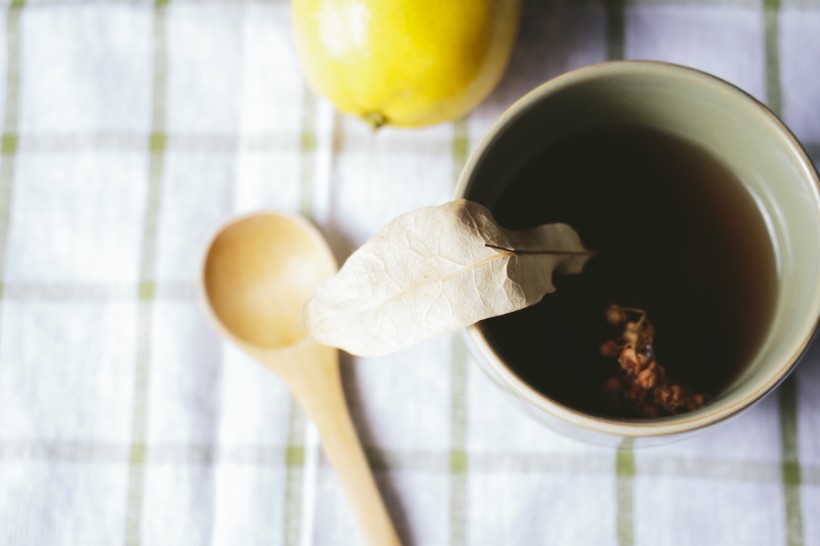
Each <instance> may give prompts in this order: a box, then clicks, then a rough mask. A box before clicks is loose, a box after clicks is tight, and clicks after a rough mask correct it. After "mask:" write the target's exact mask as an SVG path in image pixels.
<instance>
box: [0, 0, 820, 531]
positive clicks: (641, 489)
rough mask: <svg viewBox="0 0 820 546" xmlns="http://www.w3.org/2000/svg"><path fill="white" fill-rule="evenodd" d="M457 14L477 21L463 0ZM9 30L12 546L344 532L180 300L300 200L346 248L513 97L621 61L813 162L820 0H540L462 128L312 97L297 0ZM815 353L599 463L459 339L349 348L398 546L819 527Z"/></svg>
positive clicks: (232, 363)
mask: <svg viewBox="0 0 820 546" xmlns="http://www.w3.org/2000/svg"><path fill="white" fill-rule="evenodd" d="M468 5H469V4H468V2H465V9H468ZM4 13H5V15H4V17H5V24H4V31H3V36H4V40H3V41H2V42H0V51H1V52H2V53H0V75H2V76H0V97H2V100H0V120H2V123H3V126H2V158H0V275H2V285H1V286H2V292H0V293H1V294H2V299H0V544H2V545H10V546H44V545H46V546H60V545H72V546H73V545H89V546H92V545H104V546H110V545H118V544H126V545H129V546H130V545H139V544H144V545H152V546H153V545H166V544H167V545H173V546H187V545H207V544H219V545H240V546H246V545H288V546H297V545H298V546H302V545H305V546H306V545H333V546H345V545H355V544H361V537H360V535H359V532H358V530H357V528H356V525H355V523H354V520H353V516H352V512H351V509H350V507H349V506H348V504H347V503H346V501H345V498H344V495H343V491H342V490H341V488H340V486H339V482H338V480H337V477H336V475H335V473H334V471H333V470H332V469H331V468H330V466H329V465H328V463H327V461H326V460H325V458H324V457H323V455H322V454H321V452H320V450H319V447H318V438H317V434H316V432H315V429H314V428H313V427H312V425H310V424H309V423H308V421H307V420H306V418H305V416H304V414H303V413H302V411H300V409H299V408H298V407H297V406H295V405H294V403H293V402H292V400H291V399H290V397H289V395H288V392H287V390H286V389H285V387H284V385H283V384H282V382H281V381H280V380H279V379H278V378H277V377H274V376H273V375H272V374H270V373H269V372H267V371H266V370H265V369H263V368H262V367H261V366H259V365H258V364H256V363H255V362H253V361H251V360H250V359H249V358H248V357H246V356H244V355H243V354H241V353H240V352H239V351H238V350H237V349H235V348H233V347H232V346H230V345H228V344H226V343H224V342H223V341H221V340H220V338H219V337H218V336H217V334H216V333H215V332H214V330H213V329H212V328H211V327H210V325H209V324H208V322H207V321H206V319H205V317H204V315H203V312H202V308H201V305H200V302H199V301H198V299H197V295H196V294H197V293H196V282H197V274H198V265H199V258H200V254H201V252H202V250H203V246H204V244H205V242H206V239H207V238H208V236H209V234H210V233H211V232H212V231H213V230H214V229H215V228H216V227H217V226H218V225H219V224H220V223H222V222H223V221H225V220H226V219H228V218H230V217H231V216H233V215H236V214H238V213H241V212H245V211H249V210H254V209H264V208H272V209H277V210H283V211H295V212H301V213H303V214H306V215H308V216H310V217H311V218H313V219H314V220H315V221H316V222H317V223H318V224H319V226H320V227H321V228H322V229H323V231H324V232H325V234H326V235H327V236H328V238H329V240H330V241H331V244H332V246H333V248H334V250H335V251H336V253H337V254H338V255H339V256H340V257H344V256H346V255H347V254H349V253H350V252H351V250H352V249H353V248H355V247H356V246H358V245H359V244H361V243H362V242H363V241H365V240H366V239H367V238H368V237H369V236H370V235H371V234H372V233H373V232H374V231H375V230H376V229H377V228H378V227H380V226H381V225H383V224H384V223H385V222H387V221H388V220H390V219H391V218H392V217H394V216H395V215H397V214H399V213H401V212H403V211H406V210H408V209H412V208H416V207H420V206H424V205H429V204H435V203H441V202H444V201H447V200H449V199H450V198H451V195H452V192H453V187H454V182H455V180H456V177H457V175H458V173H459V170H460V169H461V166H462V164H463V162H464V160H465V158H466V155H467V153H468V150H469V149H470V147H471V145H472V144H473V143H475V142H476V140H477V139H478V138H479V137H480V136H481V135H482V134H483V133H484V132H485V131H486V130H487V128H488V127H489V125H490V124H491V123H492V121H493V120H494V119H495V118H496V116H498V115H499V114H500V113H501V112H502V111H503V110H504V109H505V107H507V106H508V105H509V104H510V103H511V102H512V101H513V100H514V99H516V98H517V97H519V96H520V95H522V94H523V93H524V92H526V91H528V90H529V89H531V88H532V87H534V86H535V85H537V84H539V83H541V82H543V81H545V80H547V79H549V78H551V77H553V76H556V75H558V74H561V73H563V72H565V71H567V70H569V69H572V68H576V67H580V66H584V65H588V64H592V63H597V62H600V61H605V60H607V59H612V58H622V57H623V58H645V59H646V58H648V59H662V60H667V61H674V62H678V63H682V64H687V65H691V66H694V67H697V68H701V69H704V70H707V71H709V72H712V73H715V74H717V75H719V76H722V77H724V78H726V79H728V80H729V81H731V82H733V83H735V84H737V85H739V86H741V87H742V88H744V89H746V90H747V91H749V92H750V93H751V94H753V95H755V96H756V97H758V98H760V99H762V100H764V101H766V102H768V104H770V105H771V106H772V108H773V109H774V110H775V111H778V112H779V113H781V114H782V116H783V117H784V118H785V120H786V122H787V123H788V124H789V125H790V126H791V128H792V129H793V130H794V131H795V132H796V134H797V136H798V137H799V138H800V139H802V141H803V142H804V143H805V144H806V146H807V149H808V150H809V152H810V154H811V155H812V156H813V157H814V159H815V161H820V77H818V67H819V66H820V0H793V1H786V0H783V2H782V3H781V2H779V1H778V0H765V1H762V5H761V0H758V1H752V0H719V1H707V0H679V1H678V2H671V1H669V2H665V1H662V0H634V1H624V0H613V1H611V2H606V3H600V2H593V1H589V0H587V1H571V0H563V1H561V0H554V1H550V0H541V1H533V2H530V3H529V4H527V6H526V10H525V15H524V19H523V27H522V29H521V33H520V38H519V42H518V45H517V48H516V50H515V53H514V56H513V59H512V63H511V67H510V69H509V71H508V72H507V74H506V76H505V78H504V80H503V82H502V83H501V85H500V86H499V88H498V89H497V90H496V91H495V93H494V94H493V95H492V96H491V97H490V98H489V99H488V100H487V101H486V102H485V103H484V104H482V105H481V106H480V107H479V108H478V109H477V110H475V111H474V112H473V113H472V114H471V115H470V116H469V117H468V118H466V119H463V120H460V121H458V122H456V123H453V124H444V125H440V126H437V127H433V128H430V129H424V130H417V131H401V130H393V129H389V128H388V129H382V130H380V131H378V133H376V134H373V133H371V131H370V130H369V129H368V128H367V127H365V126H364V125H363V124H362V123H360V122H358V121H357V120H353V119H349V118H346V117H342V116H339V115H338V114H336V113H334V111H333V109H332V108H331V106H330V105H329V104H328V103H326V102H324V101H322V100H318V99H316V98H315V97H314V96H313V95H311V93H310V92H309V91H308V90H307V89H306V88H305V85H304V82H303V79H302V77H301V75H300V72H299V67H298V65H297V60H296V56H295V54H294V51H293V45H292V36H291V30H290V6H289V4H288V2H287V1H286V0H268V1H246V2H237V1H230V0H210V1H208V2H195V1H193V0H179V1H174V2H170V3H169V2H167V1H160V2H158V3H157V4H156V5H152V4H146V3H140V2H136V1H127V0H118V1H110V2H96V1H94V0H66V1H59V0H43V1H39V2H36V1H31V2H29V3H26V2H23V1H20V0H15V1H13V2H11V3H9V2H6V4H5V6H4ZM819 349H820V347H818V346H815V348H814V349H813V351H810V353H809V355H808V357H807V358H806V361H805V362H804V364H803V365H802V366H801V367H800V369H799V371H798V372H797V373H796V374H795V376H793V377H792V379H791V380H790V381H788V382H787V383H786V384H784V385H783V386H782V387H781V388H780V389H779V390H778V391H777V393H776V394H774V395H772V396H770V397H769V398H767V399H766V400H765V401H764V402H763V403H762V404H760V405H758V406H756V407H755V408H754V409H753V410H751V411H749V412H747V413H746V414H745V415H743V416H742V417H740V418H737V419H735V420H733V421H731V422H730V423H728V424H726V425H724V426H721V427H717V428H715V429H714V430H710V431H708V432H705V433H703V434H701V435H700V436H697V437H695V438H693V439H691V440H687V441H685V442H681V443H678V444H674V445H671V446H668V447H663V448H657V449H651V450H644V451H636V452H634V453H633V452H630V451H622V452H616V451H614V450H610V449H603V448H598V447H593V446H589V445H585V444H581V443H577V442H575V441H572V440H569V439H566V438H563V437H561V436H559V435H557V434H554V433H552V432H550V431H549V430H545V429H544V428H542V427H541V426H540V425H538V424H536V423H535V422H533V421H531V420H530V419H529V418H528V417H526V416H524V415H523V414H521V413H519V412H518V410H517V409H516V408H514V407H513V405H511V404H510V403H509V401H508V400H507V399H506V398H504V396H503V395H502V393H500V392H499V391H498V390H497V389H496V388H495V387H494V386H493V385H492V384H491V382H490V381H489V380H488V379H487V378H486V377H485V376H484V375H483V374H482V373H481V372H480V371H479V370H478V368H477V367H476V366H475V365H474V363H472V362H470V358H469V357H468V355H467V353H466V351H465V346H464V341H463V340H462V338H461V337H460V336H458V335H454V336H448V337H443V338H439V339H436V340H434V341H431V342H429V343H426V344H424V345H422V346H419V347H417V348H414V349H412V350H408V351H406V352H402V353H400V354H396V355H393V356H389V357H386V358H373V359H353V358H346V359H344V360H343V362H342V366H343V374H344V382H345V388H346V391H347V395H348V399H349V405H350V407H351V410H352V413H353V417H354V420H355V422H356V424H357V426H358V429H359V432H360V435H361V438H362V440H363V442H364V444H365V446H366V448H367V451H368V455H369V457H370V461H371V464H372V467H373V469H374V471H375V473H376V476H377V479H378V482H379V485H380V488H381V490H382V493H383V495H384V497H385V499H386V501H387V503H388V506H389V510H390V512H391V514H392V516H393V518H394V520H395V523H396V525H397V528H398V530H399V533H400V535H401V536H402V537H403V540H404V542H405V543H406V544H408V545H411V544H415V545H422V546H436V545H452V546H460V545H475V546H478V545H487V546H491V545H492V546H495V545H526V546H530V545H538V544H549V545H556V544H557V545H587V544H589V545H596V546H605V545H615V544H618V545H622V546H628V545H633V544H634V545H651V546H659V545H671V544H707V545H710V546H714V545H719V544H724V545H731V546H736V545H765V546H771V545H781V544H782V545H789V546H797V545H801V544H820V517H818V514H820V396H819V395H820V392H819V389H820V387H818V385H820V350H819Z"/></svg>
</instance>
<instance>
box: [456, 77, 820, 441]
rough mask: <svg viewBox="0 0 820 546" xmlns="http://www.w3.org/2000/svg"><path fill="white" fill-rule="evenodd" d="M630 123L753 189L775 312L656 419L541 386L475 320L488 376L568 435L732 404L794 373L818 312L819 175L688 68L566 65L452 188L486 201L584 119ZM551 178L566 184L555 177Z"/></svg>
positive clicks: (649, 435)
mask: <svg viewBox="0 0 820 546" xmlns="http://www.w3.org/2000/svg"><path fill="white" fill-rule="evenodd" d="M611 124H638V125H642V126H647V127H650V128H655V129H659V130H662V131H665V132H668V133H672V134H673V135H677V136H679V137H682V138H683V139H686V140H688V141H690V142H693V143H695V144H698V145H700V146H701V147H702V148H704V149H706V150H708V151H709V152H710V153H711V154H712V155H713V156H714V157H716V158H717V159H719V160H720V161H721V162H722V163H723V164H725V165H726V166H728V167H729V169H731V170H732V171H733V172H734V173H735V174H736V175H737V177H738V178H739V179H740V180H741V181H742V182H743V184H745V185H746V186H747V188H748V190H749V191H750V192H751V194H752V195H753V197H754V199H755V201H756V202H757V203H758V206H759V207H760V208H761V210H762V212H763V214H764V217H765V218H766V221H767V224H768V229H769V232H770V236H771V238H772V243H773V246H774V248H775V254H776V266H777V273H778V280H777V282H778V286H777V288H778V293H777V301H776V304H775V311H774V316H773V318H772V322H771V325H770V327H769V330H768V333H767V335H766V337H765V339H764V340H763V341H762V343H761V346H760V348H759V350H758V351H757V353H756V355H755V356H754V357H753V358H752V359H751V361H750V362H749V363H748V365H747V367H746V368H744V371H743V372H742V373H741V374H740V376H739V377H738V378H737V379H736V380H735V381H734V382H733V383H732V384H731V385H730V386H729V387H728V388H727V389H725V391H724V392H723V393H721V394H719V395H718V396H716V397H715V398H713V399H712V400H710V401H709V402H707V404H706V405H705V406H704V407H702V408H700V409H698V410H695V411H692V412H688V413H684V414H680V415H675V416H670V417H663V418H658V419H644V420H638V419H616V418H602V417H598V416H594V415H590V414H587V413H584V412H581V411H578V410H576V409H573V408H572V407H568V406H565V405H562V404H559V403H558V402H556V401H555V400H552V399H550V398H549V397H547V396H545V395H543V394H541V393H540V392H538V391H537V390H535V389H534V388H532V387H531V386H529V385H528V384H527V383H526V382H524V381H523V380H522V379H521V378H519V377H518V376H517V375H516V374H515V373H514V372H513V371H512V369H511V368H510V367H508V366H507V364H506V363H505V362H504V361H503V359H502V358H500V357H499V355H498V354H496V353H495V352H494V351H493V349H492V347H491V346H490V345H489V344H488V342H487V340H486V339H485V338H484V337H483V335H482V333H481V330H480V329H479V328H478V327H477V326H472V327H471V328H468V329H467V337H468V340H469V344H470V345H471V348H472V349H473V352H474V353H475V355H476V357H477V360H478V361H479V362H480V363H481V364H482V365H483V367H484V368H485V371H487V372H488V373H489V375H490V377H491V378H492V379H493V380H494V381H495V382H496V383H497V384H498V385H499V386H500V387H501V388H502V389H503V390H505V391H506V392H507V393H509V394H510V395H511V396H512V397H513V399H515V400H516V401H517V402H518V403H519V404H520V405H521V406H523V408H524V409H525V411H526V412H528V413H530V414H531V415H533V416H535V417H536V418H537V419H539V420H541V421H543V422H544V423H545V424H547V425H549V426H550V427H552V428H555V429H557V430H559V431H562V432H565V433H567V434H568V435H570V436H573V437H576V438H580V439H586V440H589V441H593V442H596V443H603V444H609V445H614V444H618V443H619V442H622V441H623V440H624V439H628V441H629V442H630V443H631V444H633V445H649V444H654V443H663V442H664V441H666V440H668V439H671V438H676V437H680V436H682V435H687V434H690V433H693V432H695V431H698V430H701V429H703V428H705V427H708V426H711V425H714V424H716V423H719V422H722V421H724V420H726V419H727V418H729V417H731V416H734V415H737V414H738V413H740V412H741V411H743V410H744V409H747V408H749V407H750V406H751V405H753V404H754V403H756V402H758V401H759V400H761V399H762V398H763V397H764V396H765V395H766V394H768V393H769V392H771V391H772V390H773V389H774V388H775V387H776V386H777V385H778V384H779V383H780V382H781V381H783V379H784V378H785V377H786V376H787V375H788V374H789V372H791V371H792V370H793V369H794V367H795V365H796V364H797V362H798V360H799V359H800V357H801V356H802V354H803V353H804V352H805V350H806V348H807V347H808V345H809V343H810V342H811V340H812V337H813V336H814V335H815V332H816V331H817V326H818V317H819V316H820V180H818V175H817V172H816V171H815V170H814V167H813V166H812V164H811V162H810V160H809V159H808V157H807V156H806V154H805V152H804V151H803V150H802V148H801V147H800V145H799V143H798V142H797V140H796V139H795V137H794V136H793V135H792V134H791V133H790V132H789V130H788V129H787V128H786V127H785V126H784V125H783V123H782V122H781V121H780V120H779V119H778V118H777V117H776V116H775V115H774V114H772V113H771V112H770V111H769V110H768V109H767V108H766V107H765V106H764V105H762V104H761V103H760V102H758V101H756V100H755V99H754V98H752V97H751V96H749V95H747V94H746V93H744V92H743V91H741V90H740V89H738V88H736V87H734V86H732V85H730V84H729V83H727V82H725V81H723V80H720V79H718V78H716V77H714V76H710V75H708V74H705V73H703V72H699V71H696V70H693V69H690V68H685V67H681V66H676V65H670V64H665V63H657V62H633V61H624V62H612V63H604V64H600V65H595V66H590V67H586V68H582V69H579V70H576V71H574V72H570V73H568V74H565V75H563V76H560V77H558V78H556V79H553V80H551V81H549V82H547V83H545V84H543V85H541V86H540V87H538V88H536V89H535V90H533V91H532V92H530V93H529V94H527V95H526V96H524V97H523V98H521V99H520V100H519V101H518V102H516V103H515V104H514V105H513V106H512V107H510V108H509V110H507V111H506V112H505V113H504V114H503V115H502V116H501V117H500V118H499V119H498V120H497V121H496V122H495V124H494V125H493V126H492V128H491V129H490V131H489V133H488V134H487V135H486V136H485V137H484V138H483V139H482V140H481V142H480V143H479V144H478V146H477V148H476V149H475V151H474V152H473V154H472V156H471V157H470V159H469V160H468V162H467V164H466V166H465V168H464V171H463V172H462V174H461V178H460V179H459V184H458V188H457V190H456V196H457V197H465V198H467V199H471V200H474V201H478V202H481V203H483V204H485V205H487V206H488V207H490V209H492V208H493V205H494V203H495V201H496V199H497V198H498V195H499V193H500V191H501V190H502V189H503V188H504V187H505V184H507V183H509V181H510V179H511V178H512V176H513V175H514V174H515V173H516V171H517V169H518V168H520V167H521V165H522V164H523V163H524V162H526V161H527V160H528V159H529V158H531V157H532V156H533V154H536V153H538V151H539V150H541V149H543V147H544V146H545V145H547V144H549V143H550V142H552V141H555V140H556V139H559V138H561V137H564V136H567V135H569V134H573V133H577V132H579V131H583V130H585V129H588V128H592V127H598V126H601V125H611ZM549 183H558V184H560V183H562V182H560V181H556V182H549V181H545V184H549Z"/></svg>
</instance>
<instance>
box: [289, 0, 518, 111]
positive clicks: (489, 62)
mask: <svg viewBox="0 0 820 546" xmlns="http://www.w3.org/2000/svg"><path fill="white" fill-rule="evenodd" d="M520 14H521V0H470V1H464V0H294V2H293V24H294V34H295V37H296V47H297V52H298V54H299V58H300V61H301V63H302V67H303V69H304V72H305V77H306V78H307V81H308V83H309V85H310V86H311V88H312V89H313V90H314V91H315V92H317V93H318V94H320V95H324V96H325V97H327V98H329V99H330V100H331V101H332V102H333V103H334V104H335V105H336V107H337V108H339V109H340V110H341V111H343V112H346V113H349V114H353V115H355V116H359V117H360V118H362V119H364V120H366V121H367V122H368V123H370V124H371V125H373V126H374V127H378V126H380V125H383V124H390V125H395V126H400V127H418V126H423V125H432V124H435V123H440V122H443V121H447V120H452V119H455V118H458V117H460V116H462V115H464V114H465V113H467V112H468V111H469V110H470V109H472V108H473V107H474V106H476V105H477V104H478V103H479V102H481V101H482V100H483V99H484V97H486V96H487V95H488V94H489V93H490V91H492V89H493V88H494V87H495V85H496V84H497V83H498V80H499V79H501V76H502V74H503V73H504V69H505V68H506V65H507V62H508V60H509V58H510V53H511V51H512V48H513V44H514V42H515V37H516V34H517V32H518V21H519V18H520Z"/></svg>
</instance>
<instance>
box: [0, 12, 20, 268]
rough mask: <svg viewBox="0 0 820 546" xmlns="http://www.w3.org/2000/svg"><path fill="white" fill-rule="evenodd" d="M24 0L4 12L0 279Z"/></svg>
mask: <svg viewBox="0 0 820 546" xmlns="http://www.w3.org/2000/svg"><path fill="white" fill-rule="evenodd" d="M24 5H25V2H22V1H21V2H15V3H13V4H12V5H11V6H9V8H8V10H7V11H6V97H5V113H4V116H3V135H2V156H0V278H2V277H3V274H4V273H5V271H6V239H7V238H8V230H9V222H10V221H11V198H12V191H13V186H14V170H15V169H14V168H15V163H16V154H17V148H18V146H17V143H18V142H17V129H18V115H19V114H18V112H19V102H20V16H21V11H22V8H23V6H24Z"/></svg>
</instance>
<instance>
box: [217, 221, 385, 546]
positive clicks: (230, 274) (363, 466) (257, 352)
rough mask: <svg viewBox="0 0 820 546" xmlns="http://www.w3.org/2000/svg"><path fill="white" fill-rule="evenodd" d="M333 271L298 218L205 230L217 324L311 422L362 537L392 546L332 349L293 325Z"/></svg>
mask: <svg viewBox="0 0 820 546" xmlns="http://www.w3.org/2000/svg"><path fill="white" fill-rule="evenodd" d="M336 269H337V266H336V261H335V259H334V258H333V253H332V252H331V251H330V249H329V248H328V246H327V243H326V242H325V240H324V238H323V237H322V235H321V234H320V233H319V231H318V230H317V229H316V228H315V227H313V225H311V224H310V223H309V222H308V221H306V220H305V219H303V218H301V217H299V216H292V215H285V214H276V213H256V214H250V215H247V216H242V217H240V218H237V219H235V220H232V221H230V222H229V223H228V224H226V225H225V226H223V227H222V228H221V229H219V230H218V231H217V232H216V234H215V235H214V237H213V239H212V240H211V243H210V244H209V245H208V248H207V251H206V253H205V259H204V262H203V265H202V292H203V294H204V299H205V302H206V305H207V307H208V310H209V313H210V315H211V318H212V319H213V320H214V322H215V323H216V326H217V328H218V330H219V331H220V332H221V333H222V334H223V335H225V336H226V337H227V338H228V339H230V340H231V341H232V342H233V343H235V344H236V345H237V346H239V347H240V348H241V349H242V350H244V351H245V352H246V353H248V354H249V355H251V356H252V357H253V358H255V359H256V360H258V361H259V362H261V363H262V364H264V365H265V366H266V367H268V368H269V369H271V370H272V371H274V372H275V373H276V374H278V375H279V377H281V378H282V380H284V381H285V383H287V385H288V387H289V388H290V391H291V394H292V395H293V397H294V398H295V399H296V400H298V401H299V403H300V404H301V405H302V407H304V408H305V411H306V412H307V414H308V415H309V416H310V417H311V419H313V421H314V423H316V427H317V429H318V430H319V435H320V436H321V438H322V445H323V446H324V449H325V452H326V453H327V456H328V459H329V460H330V462H331V464H333V466H334V467H335V468H336V471H337V473H338V474H339V478H340V480H341V482H342V485H343V487H344V489H345V492H346V493H347V497H348V499H349V500H350V503H351V504H352V506H353V511H354V513H355V515H356V519H357V520H358V523H359V527H360V528H361V530H362V533H363V534H364V536H365V539H366V541H367V543H368V544H370V545H371V546H392V545H399V540H398V537H397V536H396V532H395V530H394V528H393V525H392V523H391V521H390V517H389V515H388V513H387V510H386V509H385V506H384V503H383V502H382V499H381V497H380V495H379V491H378V489H377V487H376V482H375V480H374V479H373V475H372V474H371V472H370V468H369V466H368V463H367V459H366V458H365V455H364V451H363V450H362V446H361V444H360V443H359V440H358V438H357V436H356V430H355V428H354V427H353V422H352V421H351V419H350V413H349V412H348V409H347V404H346V403H345V398H344V392H343V390H342V384H341V377H340V374H339V360H338V354H337V352H336V349H333V348H331V347H325V346H323V345H319V344H317V343H316V342H314V341H313V339H312V338H311V337H310V336H309V335H308V333H307V332H306V331H305V328H304V326H303V323H302V308H303V307H304V304H305V302H306V301H307V299H308V298H309V297H310V295H311V294H312V293H313V290H314V289H315V288H316V286H317V285H318V284H319V283H321V282H322V281H323V280H325V279H327V278H328V277H330V276H331V275H333V274H334V273H335V272H336Z"/></svg>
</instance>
